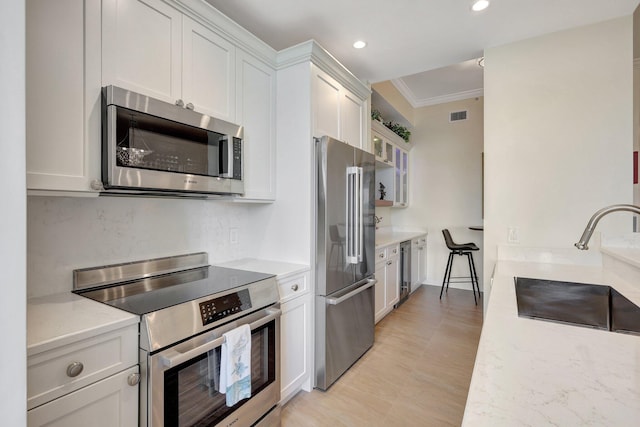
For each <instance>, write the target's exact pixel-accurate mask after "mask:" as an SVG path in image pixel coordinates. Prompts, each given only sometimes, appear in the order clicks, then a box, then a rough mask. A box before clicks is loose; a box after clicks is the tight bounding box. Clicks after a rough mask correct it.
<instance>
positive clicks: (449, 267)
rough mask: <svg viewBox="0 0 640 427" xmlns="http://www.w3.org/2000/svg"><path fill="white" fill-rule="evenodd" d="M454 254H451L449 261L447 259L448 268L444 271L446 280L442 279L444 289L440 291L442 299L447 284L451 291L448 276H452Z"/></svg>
mask: <svg viewBox="0 0 640 427" xmlns="http://www.w3.org/2000/svg"><path fill="white" fill-rule="evenodd" d="M452 257H453V252H449V259H447V268H445V269H444V278H443V279H442V289H440V299H442V292H444V285H445V283H446V284H447V290H449V281H448V280H447V275H449V276H451V263H452V261H453V260H452Z"/></svg>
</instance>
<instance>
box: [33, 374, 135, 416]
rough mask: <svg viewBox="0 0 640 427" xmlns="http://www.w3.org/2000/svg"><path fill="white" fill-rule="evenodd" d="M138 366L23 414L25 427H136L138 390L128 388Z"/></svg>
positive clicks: (131, 387) (132, 387)
mask: <svg viewBox="0 0 640 427" xmlns="http://www.w3.org/2000/svg"><path fill="white" fill-rule="evenodd" d="M138 374H139V370H138V366H137V365H136V366H134V367H132V368H129V369H127V370H126V371H122V372H120V373H118V374H116V375H112V376H110V377H108V378H106V379H104V380H101V381H98V382H96V383H94V384H91V385H89V386H86V387H84V388H81V389H80V390H77V391H75V392H73V393H69V394H67V395H65V396H63V397H60V398H58V399H55V400H53V401H51V402H49V403H46V404H44V405H42V406H38V407H37V408H34V409H31V410H30V411H28V412H27V424H28V425H29V426H45V425H46V426H51V427H86V426H92V427H114V426H120V427H134V426H137V425H138V386H137V385H134V386H131V385H129V381H130V378H132V376H133V375H138Z"/></svg>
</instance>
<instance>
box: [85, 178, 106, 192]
mask: <svg viewBox="0 0 640 427" xmlns="http://www.w3.org/2000/svg"><path fill="white" fill-rule="evenodd" d="M89 186H90V187H91V189H92V190H95V191H104V185H102V181H98V180H97V179H94V180H93V181H91V184H89Z"/></svg>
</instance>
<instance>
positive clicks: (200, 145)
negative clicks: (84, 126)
mask: <svg viewBox="0 0 640 427" xmlns="http://www.w3.org/2000/svg"><path fill="white" fill-rule="evenodd" d="M102 111H103V112H102V184H103V186H104V192H105V193H107V194H109V193H115V194H139V195H158V196H162V195H169V196H185V197H189V196H191V197H202V198H206V197H209V196H214V197H216V196H219V195H233V194H243V193H244V181H243V128H242V127H241V126H238V125H235V124H233V123H229V122H227V121H224V120H220V119H216V118H213V117H210V116H208V115H205V114H200V113H197V112H196V111H193V110H192V109H189V108H183V107H182V106H179V105H173V104H169V103H167V102H164V101H160V100H157V99H154V98H150V97H148V96H146V95H141V94H138V93H135V92H131V91H129V90H126V89H122V88H118V87H115V86H106V87H104V88H103V89H102Z"/></svg>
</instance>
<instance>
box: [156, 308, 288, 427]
mask: <svg viewBox="0 0 640 427" xmlns="http://www.w3.org/2000/svg"><path fill="white" fill-rule="evenodd" d="M275 344H276V342H275V321H272V322H270V323H267V324H266V325H264V326H262V327H260V328H257V329H255V330H253V331H252V332H251V396H255V395H256V394H258V393H259V392H260V391H261V390H262V389H264V388H265V387H267V386H268V385H269V384H271V383H273V382H274V381H275V377H276V353H275V352H276V349H275ZM219 373H220V347H218V348H216V349H214V350H212V351H210V352H207V353H204V354H201V355H199V356H197V357H195V358H194V359H192V360H190V361H188V362H185V363H183V364H181V365H178V366H176V367H175V368H172V369H170V370H167V371H166V372H165V378H164V384H165V394H164V396H165V402H164V419H165V422H164V425H165V426H214V425H216V424H218V423H219V422H220V421H222V420H223V419H224V418H225V417H227V416H228V415H229V414H231V413H232V412H233V411H235V410H236V409H237V408H239V407H240V406H242V405H244V404H245V403H246V402H248V401H249V400H250V399H244V400H242V401H240V402H238V403H237V404H236V405H235V406H233V407H231V408H229V407H227V405H226V399H225V395H224V394H222V393H219V392H218V390H217V389H218V379H219Z"/></svg>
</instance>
